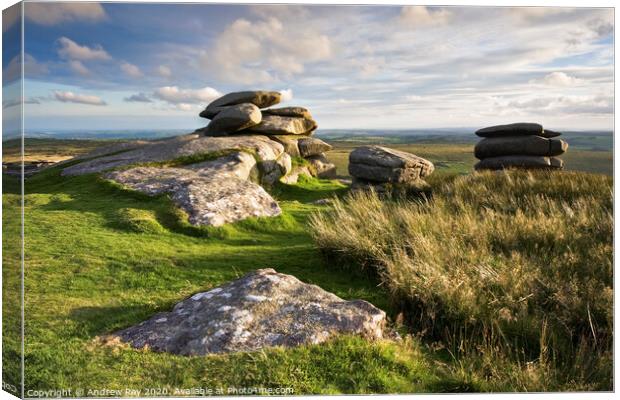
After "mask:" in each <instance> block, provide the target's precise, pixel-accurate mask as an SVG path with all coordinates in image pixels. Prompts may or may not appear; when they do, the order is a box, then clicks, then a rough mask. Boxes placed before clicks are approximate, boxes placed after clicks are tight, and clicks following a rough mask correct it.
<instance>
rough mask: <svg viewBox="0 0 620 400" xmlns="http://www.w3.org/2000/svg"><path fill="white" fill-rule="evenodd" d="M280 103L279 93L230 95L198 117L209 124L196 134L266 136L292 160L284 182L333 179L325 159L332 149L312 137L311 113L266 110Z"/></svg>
mask: <svg viewBox="0 0 620 400" xmlns="http://www.w3.org/2000/svg"><path fill="white" fill-rule="evenodd" d="M279 102H280V94H279V93H278V92H268V91H255V92H236V93H229V94H227V95H224V96H222V97H220V98H219V99H216V100H214V101H213V102H212V103H211V104H209V105H208V106H207V107H206V109H205V110H204V111H202V112H201V113H200V116H201V117H204V118H207V119H210V120H211V121H210V122H209V124H208V125H207V126H206V127H204V128H200V129H198V130H196V133H197V134H200V135H205V136H235V135H267V136H269V137H270V138H271V139H272V140H274V141H276V142H278V143H280V144H282V145H283V146H284V151H285V152H286V153H288V155H289V156H291V158H292V159H291V161H292V162H291V164H292V167H291V170H290V173H291V174H290V176H289V177H287V178H282V181H283V182H287V183H294V182H296V181H297V177H298V176H299V175H302V174H307V173H310V174H312V175H313V176H316V177H319V178H327V179H333V178H335V177H336V166H335V165H334V164H333V163H331V162H329V160H328V159H327V156H326V155H325V153H326V152H328V151H329V150H331V148H332V147H331V146H330V145H329V144H327V143H325V142H324V141H322V140H320V139H317V138H313V137H311V135H312V134H313V133H314V131H315V130H316V129H317V127H318V124H317V123H316V121H315V120H314V118H313V117H312V115H311V114H310V111H309V110H308V109H307V108H304V107H279V108H265V107H270V106H273V105H275V104H278V103H279ZM260 108H264V109H262V110H261V109H260ZM297 158H304V159H306V161H303V160H298V159H297ZM283 161H285V162H286V160H283Z"/></svg>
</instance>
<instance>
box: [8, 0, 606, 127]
mask: <svg viewBox="0 0 620 400" xmlns="http://www.w3.org/2000/svg"><path fill="white" fill-rule="evenodd" d="M19 20H20V18H19V15H18V13H15V12H13V13H10V12H8V13H7V12H5V13H4V15H3V21H4V24H3V31H4V32H3V33H4V42H3V43H4V46H3V53H4V54H3V93H4V97H5V100H4V101H3V111H4V113H5V116H10V115H14V114H15V110H16V109H19V107H18V106H16V105H15V104H18V103H19V97H20V95H19V90H18V88H19V71H20V64H19V56H18V54H19V47H16V46H15V45H11V43H8V41H9V40H11V38H19V30H20V29H21V27H20V23H19ZM613 30H614V25H613V10H612V9H611V8H597V9H595V8H560V7H519V8H515V7H425V6H308V5H258V4H255V5H216V4H144V3H142V4H140V3H134V4H122V3H101V4H100V3H81V4H78V3H25V15H24V32H25V37H24V42H25V47H24V53H25V55H24V70H25V81H24V88H25V95H24V102H25V130H26V131H29V130H57V129H90V130H96V129H105V130H113V129H175V128H179V129H186V128H187V129H194V128H198V127H202V126H204V125H206V123H207V122H208V121H207V120H204V119H202V118H200V117H198V113H199V112H200V111H201V110H202V109H203V108H204V107H205V106H206V105H207V104H208V103H209V102H210V101H212V100H214V99H216V98H217V97H219V96H221V95H223V94H225V93H227V92H231V91H240V90H258V89H261V90H277V91H281V92H282V93H283V102H282V106H303V107H307V108H308V109H309V110H310V111H311V113H312V114H313V116H314V117H315V119H316V120H317V121H318V124H319V129H321V128H323V129H424V128H450V127H476V128H479V127H484V126H489V125H494V124H500V123H509V122H517V121H529V122H539V123H542V124H543V125H544V126H546V127H548V128H549V129H560V130H561V129H571V130H577V129H579V130H600V129H606V130H607V129H613V108H614V107H613V106H614V104H613V103H614V98H613V96H614V93H613V79H614V65H613V59H614V48H613ZM16 96H17V97H16ZM16 100H17V101H16ZM11 109H13V110H11Z"/></svg>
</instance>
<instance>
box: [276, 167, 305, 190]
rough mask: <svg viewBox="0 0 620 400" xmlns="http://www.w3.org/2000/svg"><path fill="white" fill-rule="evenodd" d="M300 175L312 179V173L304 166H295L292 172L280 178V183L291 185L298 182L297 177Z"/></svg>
mask: <svg viewBox="0 0 620 400" xmlns="http://www.w3.org/2000/svg"><path fill="white" fill-rule="evenodd" d="M301 175H305V176H307V177H312V172H311V171H310V169H308V167H306V166H305V165H304V166H301V165H296V166H294V167H293V169H292V171H291V172H290V173H289V174H288V175H286V176H283V177H282V178H280V182H282V183H286V184H289V185H293V184H295V183H297V182H298V181H299V177H300V176H301Z"/></svg>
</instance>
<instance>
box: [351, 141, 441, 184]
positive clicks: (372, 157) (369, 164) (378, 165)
mask: <svg viewBox="0 0 620 400" xmlns="http://www.w3.org/2000/svg"><path fill="white" fill-rule="evenodd" d="M434 169H435V167H434V165H433V163H431V162H430V161H428V160H425V159H424V158H422V157H418V156H416V155H414V154H411V153H406V152H404V151H399V150H394V149H390V148H387V147H382V146H374V145H373V146H361V147H358V148H356V149H355V150H353V151H352V152H351V153H350V154H349V173H350V174H351V176H353V177H356V178H360V179H364V180H369V181H374V182H391V183H406V182H411V181H414V180H417V179H421V178H424V177H426V176H428V175H430V174H431V173H432V172H433V171H434Z"/></svg>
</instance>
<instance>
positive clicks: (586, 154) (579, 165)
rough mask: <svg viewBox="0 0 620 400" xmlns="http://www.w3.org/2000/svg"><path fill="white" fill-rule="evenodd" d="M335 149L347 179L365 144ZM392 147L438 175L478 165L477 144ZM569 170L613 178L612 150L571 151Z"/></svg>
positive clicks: (338, 145)
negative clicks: (354, 156) (352, 158)
mask: <svg viewBox="0 0 620 400" xmlns="http://www.w3.org/2000/svg"><path fill="white" fill-rule="evenodd" d="M330 143H331V144H332V145H333V146H334V150H332V151H331V152H329V154H328V158H329V159H330V160H331V161H332V162H333V163H334V164H336V167H337V170H338V175H339V176H341V177H347V176H348V175H349V173H348V165H349V153H350V152H351V151H352V150H353V149H354V148H355V147H357V146H360V145H362V143H359V142H358V143H355V144H351V143H343V142H337V141H331V142H330ZM388 146H389V147H391V148H394V149H398V150H403V151H407V152H410V153H413V154H415V155H418V156H420V157H423V158H426V159H428V160H429V161H432V162H433V164H435V171H437V172H457V173H467V172H470V171H472V170H473V168H474V164H475V163H476V162H477V160H476V158H475V157H474V145H473V144H443V143H438V144H432V143H428V144H389V145H388ZM561 158H562V159H563V160H564V166H565V169H566V170H568V171H583V172H594V173H600V174H605V175H613V153H612V152H611V151H592V150H579V149H573V148H569V150H568V152H567V153H566V154H564V155H563V156H562V157H561Z"/></svg>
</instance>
